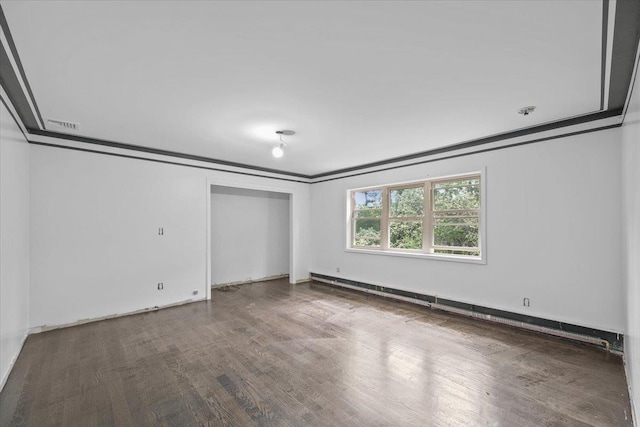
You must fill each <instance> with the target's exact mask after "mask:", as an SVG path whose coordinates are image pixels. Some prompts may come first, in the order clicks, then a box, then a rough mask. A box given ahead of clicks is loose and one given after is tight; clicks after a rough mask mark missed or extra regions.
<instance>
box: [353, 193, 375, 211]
mask: <svg viewBox="0 0 640 427" xmlns="http://www.w3.org/2000/svg"><path fill="white" fill-rule="evenodd" d="M354 197H355V201H356V207H355V208H356V210H360V209H382V190H369V191H356V192H355V193H354Z"/></svg>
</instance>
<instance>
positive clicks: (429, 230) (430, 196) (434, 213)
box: [349, 174, 483, 258]
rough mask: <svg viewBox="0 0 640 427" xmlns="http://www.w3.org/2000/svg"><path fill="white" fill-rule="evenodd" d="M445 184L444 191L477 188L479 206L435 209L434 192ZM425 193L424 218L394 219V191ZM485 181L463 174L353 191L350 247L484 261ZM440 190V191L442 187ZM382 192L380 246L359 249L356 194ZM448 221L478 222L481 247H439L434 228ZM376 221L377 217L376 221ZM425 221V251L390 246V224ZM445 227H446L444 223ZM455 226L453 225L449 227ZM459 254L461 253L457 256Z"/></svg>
mask: <svg viewBox="0 0 640 427" xmlns="http://www.w3.org/2000/svg"><path fill="white" fill-rule="evenodd" d="M460 181H466V182H468V184H465V185H455V186H454V185H452V186H450V187H446V184H447V183H454V182H460ZM438 185H444V187H441V188H445V189H447V188H462V187H477V192H478V207H477V208H474V209H447V210H435V196H434V191H435V190H436V189H437V188H436V186H438ZM420 187H422V188H423V189H424V190H423V202H424V207H423V215H422V216H417V217H403V216H395V217H393V216H390V205H391V200H390V192H391V191H394V190H405V189H412V188H420ZM481 188H482V182H481V175H479V174H471V175H461V176H457V177H451V178H446V179H435V180H426V181H422V182H418V183H416V182H413V183H409V184H398V185H390V186H382V187H374V188H371V189H356V190H350V194H351V202H352V204H351V218H350V221H351V227H350V228H351V233H350V237H349V239H350V240H349V243H350V245H349V246H350V247H351V248H353V249H372V250H378V251H383V252H385V251H389V252H411V253H424V254H435V255H449V254H444V253H438V252H436V251H450V252H467V254H461V255H463V256H468V257H470V258H481V256H482V251H481V247H482V243H481V242H482V237H483V236H482V232H483V228H482V219H481V209H482V191H481ZM438 189H439V188H438ZM380 190H381V191H382V216H381V218H380V238H381V242H380V246H375V247H372V246H357V245H355V222H354V221H355V219H356V218H355V194H356V193H358V192H365V191H380ZM441 213H462V214H466V215H455V216H442V215H438V214H441ZM446 218H459V219H477V221H474V224H472V225H473V226H475V227H476V228H477V235H478V245H477V246H469V247H467V246H443V245H436V244H435V243H434V238H435V235H434V234H435V233H434V228H435V227H436V226H437V224H436V220H437V219H446ZM372 219H373V218H372ZM420 220H421V221H422V233H423V236H422V249H406V248H393V247H391V244H390V241H389V239H390V231H389V228H390V224H391V223H393V222H404V221H409V222H413V221H420ZM441 225H442V224H441ZM446 225H453V224H446ZM461 225H462V226H471V224H461ZM454 255H459V254H454Z"/></svg>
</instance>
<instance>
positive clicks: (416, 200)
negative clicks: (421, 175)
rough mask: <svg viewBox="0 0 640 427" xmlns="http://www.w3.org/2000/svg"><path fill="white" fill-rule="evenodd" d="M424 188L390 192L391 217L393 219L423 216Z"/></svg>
mask: <svg viewBox="0 0 640 427" xmlns="http://www.w3.org/2000/svg"><path fill="white" fill-rule="evenodd" d="M423 213H424V187H417V188H401V189H397V190H391V191H390V192H389V215H390V216H392V217H403V216H413V217H416V216H422V214H423Z"/></svg>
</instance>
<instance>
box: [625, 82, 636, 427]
mask: <svg viewBox="0 0 640 427" xmlns="http://www.w3.org/2000/svg"><path fill="white" fill-rule="evenodd" d="M639 80H640V79H638V78H636V81H635V85H634V88H633V98H632V99H631V102H630V104H629V108H628V110H627V115H626V117H625V120H624V123H623V126H622V174H623V178H622V184H623V199H622V218H623V221H622V225H623V235H624V238H623V247H624V269H623V272H624V273H623V275H624V283H625V287H626V312H627V328H626V332H625V337H624V344H625V349H624V350H625V359H626V366H627V376H628V379H629V387H630V389H631V397H632V402H634V404H635V414H636V418H637V417H640V184H639V183H640V87H639V83H638V81H639ZM637 421H638V420H637V419H636V422H637Z"/></svg>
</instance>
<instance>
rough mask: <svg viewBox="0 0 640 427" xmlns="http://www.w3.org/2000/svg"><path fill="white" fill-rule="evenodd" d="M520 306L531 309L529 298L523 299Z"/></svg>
mask: <svg viewBox="0 0 640 427" xmlns="http://www.w3.org/2000/svg"><path fill="white" fill-rule="evenodd" d="M522 305H524V306H525V307H531V301H530V300H529V298H523V299H522Z"/></svg>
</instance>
